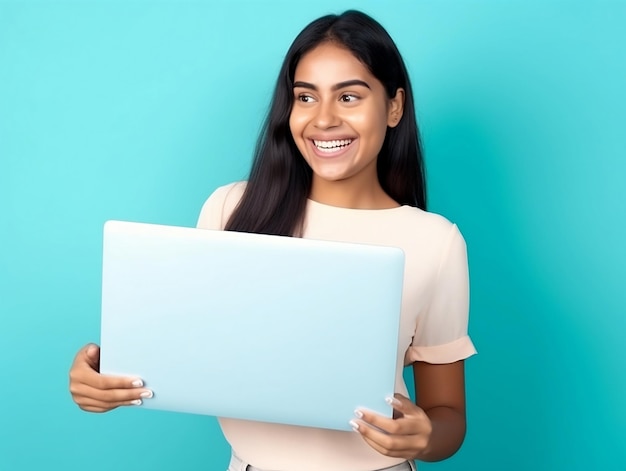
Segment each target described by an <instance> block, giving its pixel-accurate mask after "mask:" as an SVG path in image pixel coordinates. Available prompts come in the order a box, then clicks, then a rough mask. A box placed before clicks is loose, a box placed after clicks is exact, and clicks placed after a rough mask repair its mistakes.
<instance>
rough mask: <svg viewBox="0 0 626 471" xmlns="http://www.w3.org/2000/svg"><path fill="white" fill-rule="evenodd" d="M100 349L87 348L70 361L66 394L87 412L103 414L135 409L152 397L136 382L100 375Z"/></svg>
mask: <svg viewBox="0 0 626 471" xmlns="http://www.w3.org/2000/svg"><path fill="white" fill-rule="evenodd" d="M99 370H100V347H98V346H97V345H94V344H88V345H86V346H85V347H83V348H82V349H81V350H80V351H79V352H78V353H77V354H76V357H75V358H74V363H73V364H72V367H71V369H70V393H71V394H72V399H73V400H74V402H75V403H76V404H78V406H79V407H80V408H81V409H83V410H86V411H89V412H107V411H110V410H111V409H115V408H116V407H119V406H138V405H141V403H142V400H143V399H149V398H151V397H152V391H150V390H149V389H145V388H144V387H143V381H142V380H141V379H140V378H127V377H121V376H107V375H101V374H100V373H99Z"/></svg>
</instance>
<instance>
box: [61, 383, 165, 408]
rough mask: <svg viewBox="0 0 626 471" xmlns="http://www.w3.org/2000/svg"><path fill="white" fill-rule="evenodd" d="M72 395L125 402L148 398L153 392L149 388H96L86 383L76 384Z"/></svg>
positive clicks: (101, 400)
mask: <svg viewBox="0 0 626 471" xmlns="http://www.w3.org/2000/svg"><path fill="white" fill-rule="evenodd" d="M72 395H73V396H74V398H86V399H93V400H97V401H100V402H104V403H111V404H117V403H125V402H130V401H134V400H141V399H150V398H152V397H153V395H154V394H153V393H152V391H151V390H149V389H144V388H140V389H139V388H135V389H104V390H103V389H97V388H94V387H91V386H88V385H86V384H82V385H78V386H76V387H75V388H74V389H73V391H72Z"/></svg>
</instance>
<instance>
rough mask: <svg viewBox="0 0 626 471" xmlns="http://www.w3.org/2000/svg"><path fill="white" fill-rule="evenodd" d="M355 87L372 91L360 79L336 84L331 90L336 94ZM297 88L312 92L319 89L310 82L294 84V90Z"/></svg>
mask: <svg viewBox="0 0 626 471" xmlns="http://www.w3.org/2000/svg"><path fill="white" fill-rule="evenodd" d="M354 85H359V86H361V87H365V88H369V89H370V90H371V87H370V86H369V85H368V84H367V82H364V81H363V80H358V79H354V80H346V81H345V82H339V83H336V84H335V85H333V86H332V88H331V89H332V91H334V92H336V91H337V90H341V89H342V88H346V87H353V86H354ZM297 87H300V88H308V89H310V90H315V91H317V87H316V86H315V85H313V84H312V83H308V82H294V84H293V88H297Z"/></svg>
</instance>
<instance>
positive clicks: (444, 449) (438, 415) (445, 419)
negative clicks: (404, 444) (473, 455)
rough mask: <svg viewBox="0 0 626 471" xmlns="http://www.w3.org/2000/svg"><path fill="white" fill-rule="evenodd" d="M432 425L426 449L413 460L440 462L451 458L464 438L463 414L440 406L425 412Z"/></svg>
mask: <svg viewBox="0 0 626 471" xmlns="http://www.w3.org/2000/svg"><path fill="white" fill-rule="evenodd" d="M425 412H426V415H428V418H429V419H430V421H431V423H432V432H431V436H430V440H429V444H428V447H427V448H426V449H424V450H423V451H422V452H420V453H419V455H418V456H416V457H415V459H418V460H421V461H441V460H445V459H446V458H449V457H450V456H452V455H453V454H454V453H455V452H456V451H457V450H458V449H459V448H460V447H461V444H462V443H463V439H464V438H465V414H464V413H463V412H461V411H458V410H456V409H453V408H451V407H446V406H440V407H433V408H432V409H429V410H426V411H425Z"/></svg>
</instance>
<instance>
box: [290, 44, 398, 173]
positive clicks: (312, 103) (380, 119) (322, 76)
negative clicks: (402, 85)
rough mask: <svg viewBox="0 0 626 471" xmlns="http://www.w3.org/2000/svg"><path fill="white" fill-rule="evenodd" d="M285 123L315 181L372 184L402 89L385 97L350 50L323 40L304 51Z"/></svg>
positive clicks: (393, 124) (395, 118)
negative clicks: (291, 105) (379, 155)
mask: <svg viewBox="0 0 626 471" xmlns="http://www.w3.org/2000/svg"><path fill="white" fill-rule="evenodd" d="M293 93H294V104H293V108H292V110H291V116H290V119H289V126H290V129H291V134H292V135H293V139H294V141H295V143H296V145H297V146H298V149H299V150H300V153H301V154H302V156H303V157H304V159H305V160H306V161H307V163H308V164H309V166H310V167H311V169H312V170H313V184H314V186H315V184H316V181H317V182H318V183H319V182H320V181H324V182H336V181H345V180H355V179H356V181H359V182H360V183H362V184H363V185H371V184H377V182H378V177H377V173H376V159H377V157H378V153H379V152H380V149H381V147H382V145H383V141H384V139H385V134H386V132H387V127H388V126H395V125H397V124H398V122H399V121H400V118H401V117H402V106H403V102H404V91H403V90H402V89H399V90H398V93H396V96H395V97H394V98H392V99H389V98H388V97H387V94H386V93H385V90H384V88H383V85H382V83H380V82H379V81H378V79H376V78H375V77H374V76H373V75H372V74H371V73H370V72H369V70H368V69H367V67H365V66H364V65H363V64H362V63H361V62H360V61H359V60H358V59H357V58H356V57H354V55H352V53H351V52H350V51H349V50H348V49H345V48H342V47H340V46H337V45H335V44H333V43H324V44H321V45H319V46H318V47H316V48H315V49H313V50H312V51H310V52H308V53H307V54H305V55H304V56H303V57H302V58H301V59H300V62H299V63H298V65H297V67H296V70H295V77H294V88H293Z"/></svg>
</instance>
